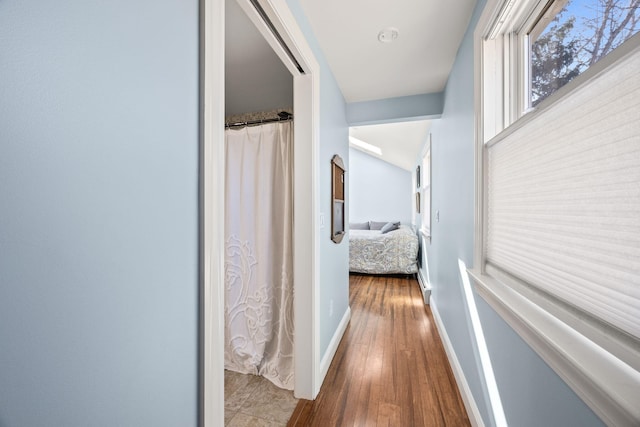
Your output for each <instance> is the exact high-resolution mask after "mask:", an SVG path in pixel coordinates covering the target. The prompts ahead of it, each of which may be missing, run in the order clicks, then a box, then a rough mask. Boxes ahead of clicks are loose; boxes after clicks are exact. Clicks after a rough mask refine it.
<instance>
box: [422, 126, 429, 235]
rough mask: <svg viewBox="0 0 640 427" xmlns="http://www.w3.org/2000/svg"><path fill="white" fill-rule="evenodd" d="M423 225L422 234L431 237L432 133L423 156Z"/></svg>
mask: <svg viewBox="0 0 640 427" xmlns="http://www.w3.org/2000/svg"><path fill="white" fill-rule="evenodd" d="M421 172H422V181H423V183H422V196H421V199H420V202H421V203H422V207H421V212H422V225H421V226H420V229H421V231H422V234H423V235H424V236H425V237H426V238H427V239H430V238H431V134H429V136H428V140H427V144H426V147H425V152H424V155H423V156H422V170H421Z"/></svg>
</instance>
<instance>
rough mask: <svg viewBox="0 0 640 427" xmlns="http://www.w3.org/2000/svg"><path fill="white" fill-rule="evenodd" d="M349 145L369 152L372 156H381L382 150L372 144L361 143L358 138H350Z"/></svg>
mask: <svg viewBox="0 0 640 427" xmlns="http://www.w3.org/2000/svg"><path fill="white" fill-rule="evenodd" d="M349 143H350V144H351V145H353V146H355V147H358V148H361V149H363V150H365V151H369V152H370V153H374V154H377V155H378V156H382V150H381V149H380V147H377V146H375V145H373V144H369V143H368V142H364V141H361V140H359V139H358V138H354V137H352V136H350V137H349Z"/></svg>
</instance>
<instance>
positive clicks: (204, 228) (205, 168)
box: [199, 0, 225, 427]
mask: <svg viewBox="0 0 640 427" xmlns="http://www.w3.org/2000/svg"><path fill="white" fill-rule="evenodd" d="M200 11H201V14H202V15H201V22H202V26H201V33H200V41H201V52H200V70H201V74H200V75H201V82H200V85H201V86H200V87H201V89H200V91H201V94H200V96H201V99H200V103H201V104H200V108H201V114H202V129H201V132H202V141H201V148H200V155H201V159H200V166H201V169H200V203H201V205H200V215H201V218H200V227H201V229H200V233H201V240H200V242H201V243H200V245H201V247H200V250H201V255H200V263H201V267H200V268H201V279H200V280H201V285H200V286H201V301H200V307H199V308H200V309H201V310H202V312H201V319H200V322H201V331H200V334H201V340H200V346H201V347H200V348H201V349H200V351H201V355H200V358H201V360H200V369H199V374H200V375H202V376H203V378H200V379H199V380H200V384H201V391H200V411H201V413H200V414H199V418H200V423H201V424H202V425H204V426H207V427H213V426H221V425H224V351H221V349H223V348H224V316H222V313H223V310H224V293H223V289H224V288H223V286H222V283H224V209H223V208H221V207H223V206H224V144H222V143H220V142H221V141H222V142H223V141H224V96H225V95H224V93H225V92H224V89H225V88H224V31H225V30H224V28H225V27H224V21H225V19H224V16H225V2H224V0H202V3H201V8H200ZM220 171H222V173H220Z"/></svg>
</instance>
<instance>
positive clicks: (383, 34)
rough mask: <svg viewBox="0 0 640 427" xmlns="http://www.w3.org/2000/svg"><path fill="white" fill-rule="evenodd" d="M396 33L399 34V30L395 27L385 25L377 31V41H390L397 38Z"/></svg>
mask: <svg viewBox="0 0 640 427" xmlns="http://www.w3.org/2000/svg"><path fill="white" fill-rule="evenodd" d="M398 35H400V32H399V31H398V29H397V28H393V27H387V28H384V29H382V30H380V32H379V33H378V41H380V43H391V42H392V41H394V40H395V39H397V38H398Z"/></svg>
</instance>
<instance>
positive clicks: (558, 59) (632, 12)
mask: <svg viewBox="0 0 640 427" xmlns="http://www.w3.org/2000/svg"><path fill="white" fill-rule="evenodd" d="M639 8H640V1H634V0H631V1H619V0H588V1H582V0H570V1H556V2H551V3H550V4H548V5H547V8H546V10H545V12H544V13H543V14H542V15H541V16H540V17H539V19H538V21H537V22H536V23H535V25H534V26H533V28H532V30H531V31H530V32H529V34H527V39H528V41H529V64H530V70H529V73H530V74H529V75H530V76H531V78H530V82H529V84H530V90H529V103H530V105H531V106H536V105H537V104H538V103H540V102H541V101H542V100H544V99H545V98H547V97H548V96H549V95H551V94H552V93H554V92H555V91H557V90H558V89H559V88H561V87H562V86H564V85H565V84H567V83H569V82H570V81H571V80H573V79H574V78H575V77H577V76H579V75H580V74H582V73H583V72H584V71H585V70H586V69H587V68H589V67H590V66H591V65H593V64H595V63H596V62H598V61H599V60H600V59H602V58H604V57H605V56H606V55H607V54H609V53H610V52H611V51H613V50H614V49H615V48H617V47H618V46H620V45H621V44H622V43H624V42H625V41H626V40H628V39H629V38H631V37H632V36H633V35H635V34H636V33H637V32H638V30H639V29H640V25H639V23H638V20H639V19H640V13H639Z"/></svg>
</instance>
